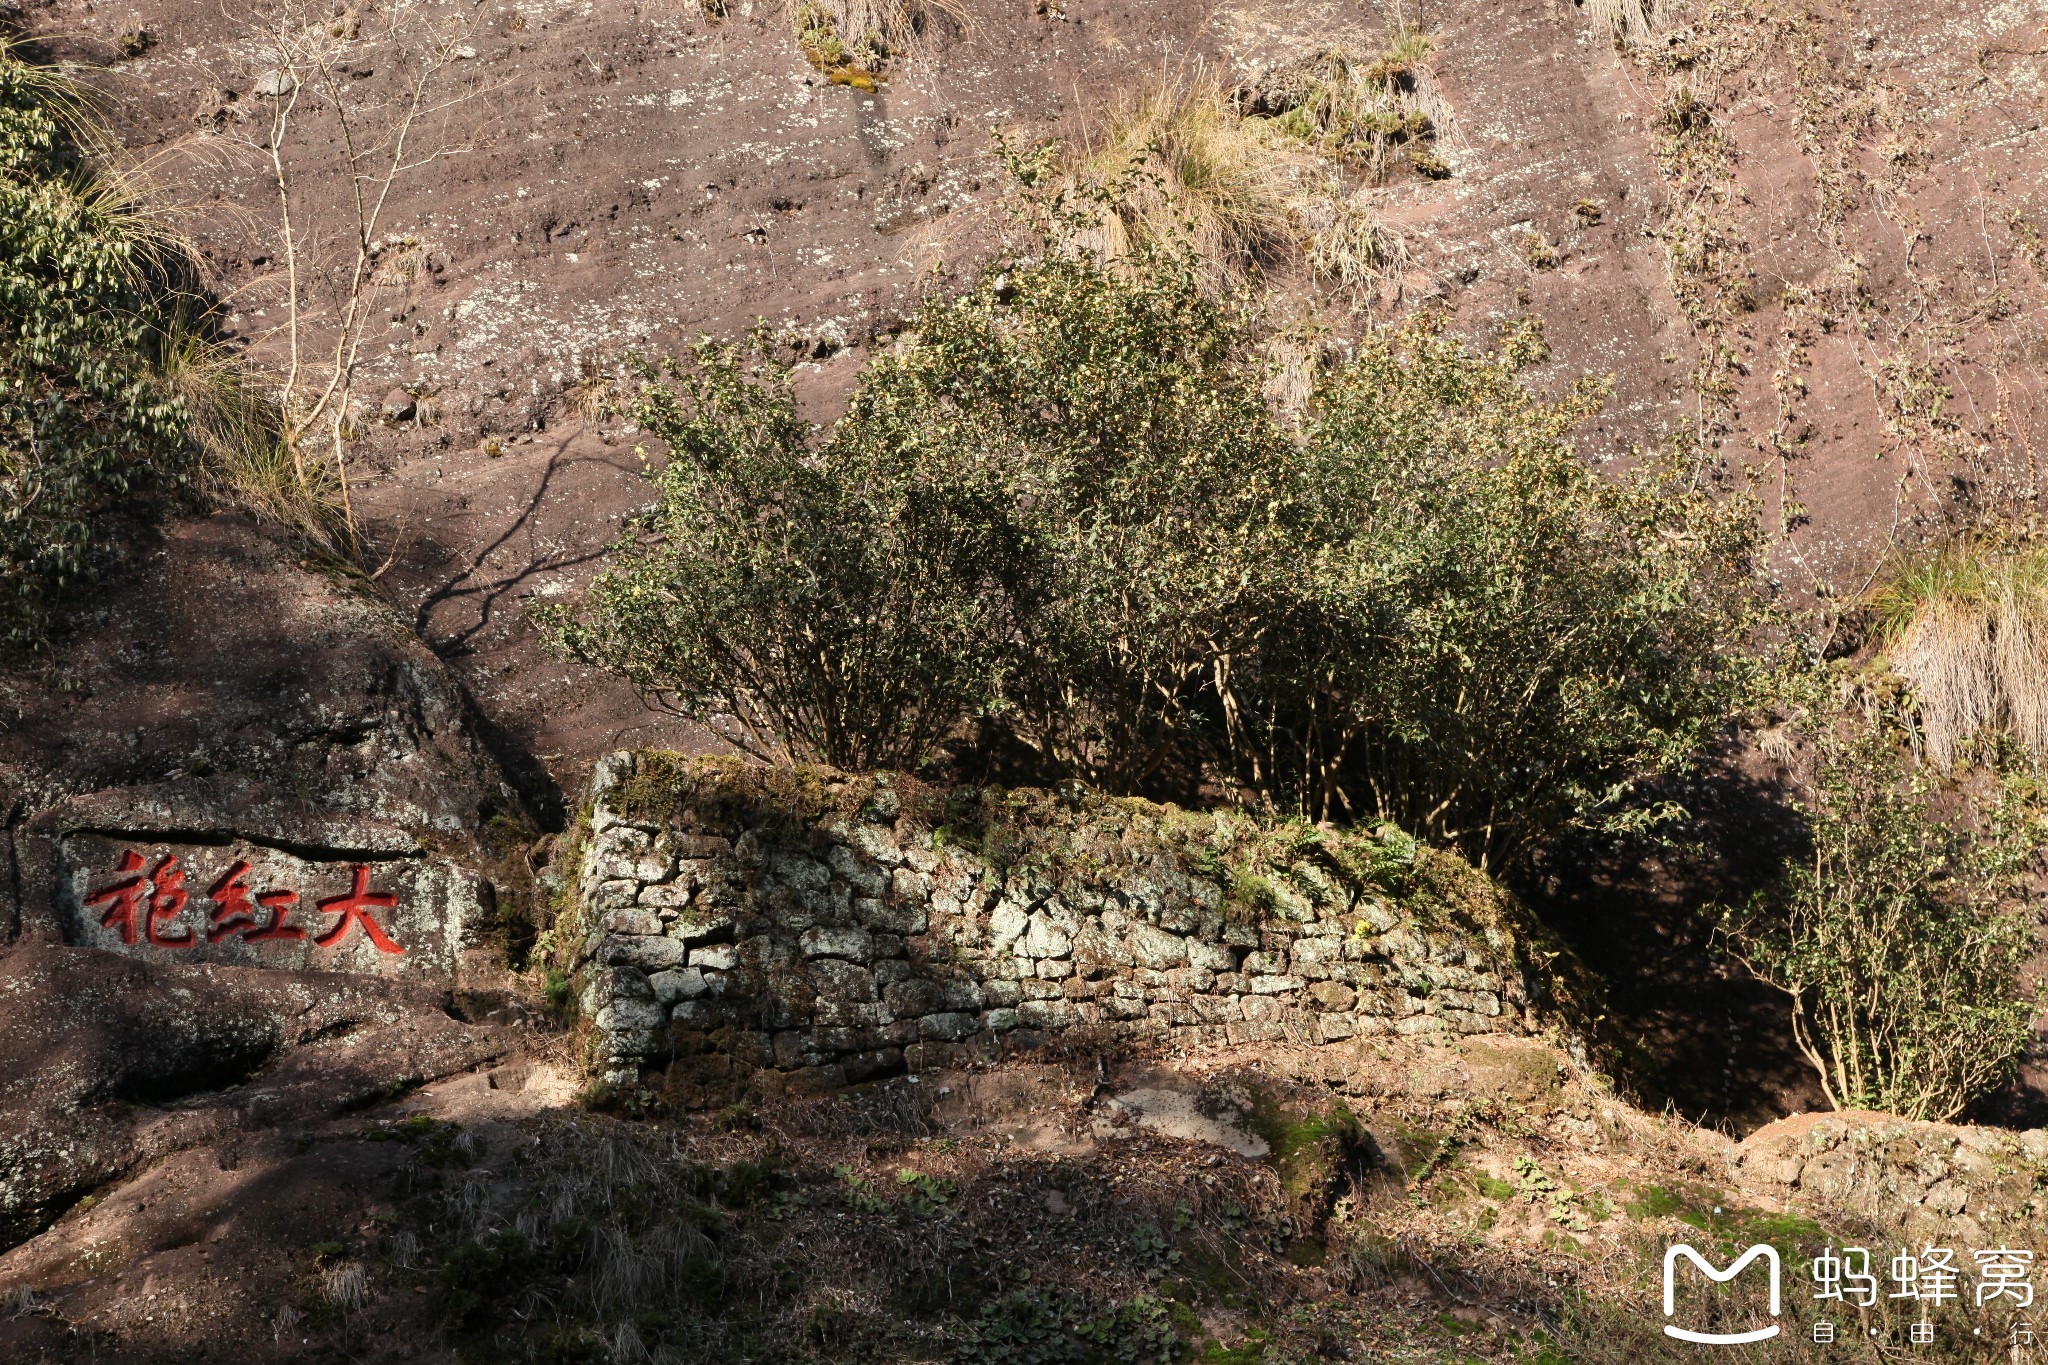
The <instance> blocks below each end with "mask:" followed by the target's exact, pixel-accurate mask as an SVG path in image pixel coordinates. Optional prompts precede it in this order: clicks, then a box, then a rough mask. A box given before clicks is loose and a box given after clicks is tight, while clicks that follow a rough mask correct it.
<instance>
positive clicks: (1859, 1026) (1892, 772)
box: [1722, 723, 2043, 1121]
mask: <svg viewBox="0 0 2048 1365" xmlns="http://www.w3.org/2000/svg"><path fill="white" fill-rule="evenodd" d="M1846 724H1847V723H1844V725H1846ZM1817 765H1818V766H1817V774H1816V777H1815V780H1814V784H1813V792H1812V798H1811V800H1810V801H1809V802H1808V803H1807V805H1806V814H1807V817H1808V820H1809V821H1810V824H1811V830H1812V840H1813V845H1812V852H1811V856H1810V857H1808V858H1807V859H1805V860H1804V861H1802V862H1800V863H1796V864H1794V865H1793V866H1791V867H1789V868H1788V869H1787V870H1786V871H1785V873H1784V874H1783V876H1782V877H1780V878H1779V879H1778V881H1777V882H1776V883H1775V884H1773V885H1771V886H1769V887H1766V888H1765V889H1764V890H1763V891H1761V892H1759V893H1758V894H1756V895H1755V896H1753V897H1752V898H1750V899H1749V900H1748V901H1747V902H1745V903H1743V904H1741V905H1739V906H1735V907H1732V908H1730V909H1729V910H1727V911H1726V912H1725V915H1724V919H1723V924H1722V934H1723V941H1724V942H1725V943H1726V945H1727V946H1728V947H1729V948H1730V949H1731V951H1732V952H1733V953H1734V954H1735V955H1736V956H1737V957H1738V958H1739V959H1740V960H1741V961H1742V962H1744V963H1745V964H1746V965H1747V966H1748V967H1749V969H1750V971H1751V972H1752V973H1754V974H1755V975H1756V976H1757V977H1758V978H1760V979H1761V980H1764V981H1767V982H1769V983H1770V984H1771V985H1773V986H1776V987H1777V988H1778V989H1779V990H1782V991H1784V992H1785V994H1786V995H1787V996H1788V997H1789V999H1790V1002H1791V1009H1792V1031H1793V1037H1794V1038H1795V1040H1796V1041H1797V1042H1798V1045H1799V1049H1800V1051H1801V1052H1803V1053H1804V1054H1805V1055H1806V1059H1807V1061H1808V1062H1810V1063H1811V1064H1812V1066H1813V1068H1814V1070H1815V1072H1816V1073H1818V1075H1819V1077H1820V1082H1821V1087H1822V1089H1823V1090H1824V1091H1825V1093H1826V1095H1827V1098H1828V1103H1830V1104H1832V1105H1833V1106H1835V1107H1836V1108H1837V1109H1877V1110H1882V1111H1884V1112H1886V1113H1893V1114H1899V1115H1902V1116H1904V1117H1906V1118H1912V1119H1930V1120H1935V1121H1946V1120H1949V1119H1953V1118H1954V1117H1956V1116H1957V1115H1958V1114H1960V1113H1961V1112H1962V1111H1963V1110H1964V1109H1965V1108H1966V1107H1968V1105H1969V1104H1970V1102H1971V1101H1972V1100H1975V1099H1977V1098H1978V1097H1980V1096H1982V1095H1984V1094H1987V1093H1989V1092H1990V1091H1992V1090H1994V1089H1996V1088H1997V1087H1998V1086H1999V1085H2001V1084H2003V1083H2005V1082H2006V1081H2008V1080H2010V1079H2011V1078H2012V1076H2013V1075H2014V1073H2015V1072H2016V1070H2017V1069H2018V1066H2019V1063H2020V1059H2021V1057H2022V1055H2023V1054H2024V1053H2025V1051H2026V1048H2027V1046H2028V1044H2029V1043H2030V1042H2031V1041H2032V1037H2033V1034H2032V1019H2033V1016H2034V1015H2035V1014H2036V1013H2037V1012H2038V1011H2039V1009H2040V1008H2041V1005H2042V1003H2043V1001H2042V994H2041V988H2039V987H2036V989H2035V991H2034V992H2033V993H2032V994H2030V993H2029V992H2028V991H2027V990H2026V989H2025V988H2023V986H2022V984H2021V970H2022V968H2023V967H2024V965H2025V963H2026V961H2027V959H2028V958H2029V956H2030V955H2031V954H2032V952H2033V948H2034V933H2033V920H2032V915H2031V913H2030V912H2029V910H2028V907H2027V898H2028V887H2027V882H2026V873H2027V870H2028V866H2029V864H2030V863H2031V862H2032V861H2033V857H2034V854H2035V852H2036V849H2037V842H2036V840H2035V839H2034V838H2033V837H2032V836H2031V834H2030V832H2029V831H2028V830H2027V829H2026V828H2025V826H2024V824H2023V823H2022V821H2021V820H2020V818H2019V813H2018V809H2017V807H2016V806H2015V805H2014V804H2013V803H2011V802H2009V801H2008V802H2002V803H2000V804H1998V805H1997V806H1995V807H1994V808H1993V809H1991V810H1990V812H1989V813H1988V814H1987V815H1986V817H1985V818H1984V820H1983V821H1982V826H1981V828H1978V829H1976V830H1968V829H1964V828H1961V827H1959V826H1958V825H1957V824H1955V823H1952V822H1950V821H1948V820H1945V819H1943V818H1942V817H1941V816H1940V815H1939V814H1938V813H1937V812H1936V811H1934V810H1932V809H1930V805H1929V797H1930V794H1931V793H1930V789H1929V786H1928V784H1927V780H1926V779H1925V778H1924V777H1916V778H1913V779H1906V778H1903V777H1902V776H1901V772H1900V767H1901V765H1900V755H1899V752H1898V748H1897V746H1896V745H1895V744H1894V743H1893V742H1892V741H1891V740H1890V739H1889V738H1888V737H1887V736H1886V735H1885V734H1884V733H1882V732H1881V731H1877V730H1873V729H1870V728H1867V727H1855V728H1853V729H1850V730H1849V731H1848V732H1847V733H1842V732H1840V730H1839V729H1837V730H1830V731H1826V732H1824V733H1822V734H1821V735H1820V736H1819V739H1818V756H1817Z"/></svg>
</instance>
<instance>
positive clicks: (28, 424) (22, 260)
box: [0, 42, 185, 646]
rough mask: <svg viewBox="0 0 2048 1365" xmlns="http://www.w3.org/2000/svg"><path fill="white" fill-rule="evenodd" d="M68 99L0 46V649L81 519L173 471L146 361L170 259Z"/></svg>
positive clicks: (47, 585) (27, 615)
mask: <svg viewBox="0 0 2048 1365" xmlns="http://www.w3.org/2000/svg"><path fill="white" fill-rule="evenodd" d="M87 128H88V124H87V122H86V120H85V119H84V117H83V114H82V107H81V104H80V99H79V96H78V95H77V93H76V92H75V91H74V90H73V89H72V88H71V87H69V86H67V85H65V84H64V83H63V82H62V81H61V80H60V79H59V78H57V77H55V76H54V75H52V74H51V73H50V72H48V71H47V70H45V69H43V68H38V67H35V66H33V65H30V64H28V63H25V62H23V61H21V60H20V59H19V58H18V57H17V56H16V55H15V54H14V52H13V51H12V50H11V49H10V48H9V47H8V46H7V45H6V44H5V43H4V42H0V645H6V646H22V645H34V644H37V643H39V642H40V641H41V639H42V634H43V630H44V626H45V623H46V621H47V615H48V609H49V603H50V599H51V596H52V594H53V593H55V592H56V591H58V590H60V589H62V588H64V587H65V586H67V585H70V584H73V583H77V582H79V581H81V580H83V579H85V578H87V577H88V576H89V575H90V571H91V552H92V544H93V536H94V526H95V523H96V521H97V520H98V518H99V517H100V516H101V515H102V514H103V513H104V512H105V511H106V510H107V509H108V507H109V506H111V505H112V504H113V503H114V502H115V501H116V500H117V499H118V498H119V497H120V496H121V495H122V494H124V493H126V492H127V491H128V490H129V489H130V488H132V487H134V486H135V485H136V483H137V482H138V481H139V480H140V479H142V478H144V477H145V476H147V475H149V474H151V473H152V472H162V471H171V470H174V469H175V468H176V467H177V465H178V464H179V462H180V459H181V456H182V451H183V431H184V420H185V410H184V405H183V404H182V403H181V402H180V401H179V400H178V398H177V397H176V396H175V395H174V394H173V393H172V391H171V389H170V387H169V386H168V385H167V384H166V383H165V381H164V379H163V376H162V375H161V373H160V372H159V371H158V370H157V369H156V367H155V366H154V365H153V364H152V362H151V359H150V354H151V350H152V348H153V347H156V346H158V345H160V342H161V328H160V326H159V325H158V322H160V321H161V319H162V318H163V316H164V311H165V309H166V307H167V306H168V305H167V299H168V297H169V295H170V294H171V293H172V290H171V289H170V273H171V271H172V270H173V269H174V268H175V257H176V252H175V251H174V250H173V249H172V248H170V247H169V246H168V245H167V243H166V240H165V238H164V237H163V235H162V234H161V232H160V231H159V230H158V228H157V224H156V221H155V219H154V218H153V216H152V215H151V213H150V212H149V211H148V210H147V208H146V207H144V206H143V205H142V204H140V203H139V202H138V201H137V200H136V199H135V198H134V197H133V196H132V195H131V194H130V193H129V189H130V188H131V187H129V186H127V185H125V184H124V183H123V182H122V181H121V180H120V179H119V178H118V177H115V176H112V175H110V174H108V173H107V172H106V171H105V170H104V169H103V168H102V166H101V164H100V162H99V161H98V159H97V158H95V157H94V156H93V155H92V154H91V153H92V149H91V147H90V146H89V145H85V144H84V142H83V141H82V139H85V138H86V131H87Z"/></svg>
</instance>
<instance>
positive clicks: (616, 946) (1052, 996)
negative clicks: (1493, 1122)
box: [569, 753, 1542, 1086]
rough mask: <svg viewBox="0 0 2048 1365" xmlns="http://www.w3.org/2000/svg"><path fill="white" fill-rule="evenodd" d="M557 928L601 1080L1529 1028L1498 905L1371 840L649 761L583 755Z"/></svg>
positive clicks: (1513, 946) (1462, 873) (836, 1071)
mask: <svg viewBox="0 0 2048 1365" xmlns="http://www.w3.org/2000/svg"><path fill="white" fill-rule="evenodd" d="M586 821H587V823H586V826H585V837H586V840H587V842H586V844H585V847H584V850H583V857H582V864H581V872H580V879H579V882H578V886H577V893H578V895H577V911H576V914H577V916H578V917H579V918H578V920H577V921H576V922H575V923H573V924H572V925H571V926H570V928H569V936H570V937H571V938H572V939H573V942H574V945H575V946H574V956H575V964H576V966H577V969H578V973H579V979H580V980H581V982H582V994H581V1003H582V1007H583V1010H584V1013H585V1015H586V1016H587V1017H589V1018H590V1019H592V1020H593V1021H594V1022H595V1024H596V1027H597V1030H598V1035H599V1040H600V1044H601V1055H600V1058H599V1064H600V1067H601V1069H602V1070H603V1071H604V1072H605V1073H606V1075H607V1076H608V1077H609V1078H610V1079H611V1080H613V1081H614V1082H618V1083H624V1082H627V1081H629V1080H632V1079H635V1078H637V1077H638V1075H639V1071H640V1068H642V1067H644V1066H662V1065H667V1064H669V1063H671V1062H673V1061H675V1060H678V1059H687V1060H688V1062H689V1068H688V1069H690V1070H691V1072H692V1074H693V1075H698V1076H700V1077H703V1078H705V1079H706V1080H707V1081H710V1080H716V1079H717V1078H718V1077H719V1075H720V1074H721V1073H723V1074H724V1075H726V1076H727V1077H732V1076H735V1075H738V1074H742V1073H744V1074H752V1073H754V1072H758V1071H778V1072H782V1073H788V1076H789V1079H791V1080H793V1081H798V1082H807V1083H811V1084H815V1085H821V1086H830V1085H835V1084H843V1083H847V1082H851V1081H858V1080H862V1079H866V1078H869V1077H873V1076H878V1075H885V1074H888V1073H891V1072H895V1071H901V1070H904V1069H906V1068H908V1069H913V1070H917V1069H923V1068H925V1067H928V1066H933V1065H942V1064H945V1063H947V1062H949V1061H951V1060H953V1059H954V1058H955V1056H956V1053H957V1051H958V1050H959V1049H968V1050H970V1051H980V1052H992V1051H994V1050H996V1049H997V1048H999V1047H1003V1046H1014V1045H1030V1044H1032V1043H1036V1042H1039V1041H1042V1040H1044V1039H1046V1038H1048V1037H1050V1036H1053V1035H1061V1034H1067V1035H1074V1034H1077V1033H1087V1034H1092V1035H1093V1036H1096V1037H1100V1038H1103V1039H1109V1038H1124V1039H1132V1040H1138V1041H1144V1042H1149V1043H1155V1044H1165V1045H1173V1046H1185V1047H1193V1046H1207V1045H1216V1044H1224V1043H1239V1042H1250V1041H1259V1040H1275V1041H1279V1040H1285V1041H1291V1042H1297V1043H1302V1042H1305V1043H1326V1042H1334V1041H1337V1040H1341V1039H1350V1038H1354V1037H1359V1036H1361V1035H1372V1034H1385V1033H1401V1034H1420V1033H1435V1034H1469V1033H1493V1032H1500V1033H1523V1032H1528V1031H1530V1030H1531V1029H1532V1028H1533V1027H1534V1025H1535V1013H1534V1008H1533V1007H1534V1005H1535V1004H1536V1003H1537V997H1539V996H1540V995H1541V993H1542V992H1541V990H1540V989H1537V988H1534V987H1533V984H1532V983H1533V981H1534V978H1533V976H1532V974H1531V973H1530V972H1529V971H1528V965H1527V961H1526V958H1527V951H1526V945H1527V942H1528V939H1529V928H1530V926H1529V925H1528V924H1527V922H1526V920H1525V919H1523V918H1522V916H1521V912H1520V910H1519V907H1517V906H1515V905H1514V903H1513V902H1512V901H1511V899H1510V898H1508V897H1507V896H1506V895H1505V894H1504V893H1502V892H1500V891H1499V890H1498V889H1497V888H1495V887H1494V886H1493V884H1492V883H1491V882H1489V881H1487V880H1486V879H1485V878H1484V877H1482V876H1481V875H1480V874H1478V873H1477V872H1475V871H1473V870H1472V869H1471V868H1470V867H1469V866H1467V865H1466V864H1464V863H1463V862H1461V861H1460V860H1458V859H1456V858H1454V857H1451V856H1449V855H1446V854H1442V853H1436V852H1432V851H1430V850H1428V849H1424V848H1419V847H1417V846H1416V845H1415V844H1414V843H1413V842H1412V841H1410V840H1408V839H1406V838H1405V836H1402V835H1399V834H1398V833H1396V832H1394V831H1392V830H1388V831H1385V832H1384V833H1383V834H1382V835H1379V836H1371V835H1342V836H1339V835H1334V834H1327V833H1319V832H1316V831H1312V830H1307V829H1306V828H1299V827H1296V828H1283V829H1281V830H1278V831H1275V830H1273V829H1271V828H1270V827H1262V826H1259V825H1257V824H1255V823H1254V822H1252V821H1250V820H1249V819H1247V818H1245V817H1242V816H1235V815H1196V814H1191V813H1188V812H1182V811H1178V810H1175V809H1174V808H1171V807H1161V806H1155V805H1151V804H1149V803H1145V802H1138V801H1126V800H1116V799H1111V798H1104V797H1101V796H1097V795H1093V794H1087V793H1081V792H1073V793H1068V794H1066V795H1064V796H1061V795H1054V794H1049V793H1043V792H996V791H975V792H968V793H964V794H963V793H943V792H936V791H933V790H931V789H929V788H924V787H921V786H918V785H916V784H914V783H911V782H909V781H908V780H907V779H900V778H891V777H889V776H888V775H886V774H885V775H880V776H877V777H874V778H849V777H845V776H842V775H839V774H835V773H831V772H828V771H824V770H815V769H794V770H792V769H763V768H758V767H745V766H742V765H738V764H736V763H732V762H730V761H723V760H705V759H695V760H691V759H684V758H681V757H680V756H677V755H672V754H658V753H650V754H637V755H636V754H631V753H618V754H614V755H611V756H609V757H608V758H606V759H605V760H603V761H602V762H601V763H600V764H599V765H598V769H597V772H596V775H595V778H594V782H593V791H592V795H591V802H590V807H589V810H588V813H587V817H586Z"/></svg>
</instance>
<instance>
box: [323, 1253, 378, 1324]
mask: <svg viewBox="0 0 2048 1365" xmlns="http://www.w3.org/2000/svg"><path fill="white" fill-rule="evenodd" d="M320 1297H321V1298H323V1299H326V1300H327V1302H329V1303H331V1304H333V1305H334V1306H335V1307H336V1308H339V1309H341V1310H342V1311H343V1312H344V1313H353V1312H354V1311H355V1310H356V1309H358V1308H361V1307H362V1306H363V1305H364V1304H366V1303H368V1302H369V1301H370V1277H369V1276H368V1275H367V1274H366V1273H364V1271H363V1267H362V1264H361V1262H358V1261H336V1262H335V1263H334V1264H333V1265H331V1266H328V1267H327V1268H326V1269H325V1270H323V1271H321V1272H320Z"/></svg>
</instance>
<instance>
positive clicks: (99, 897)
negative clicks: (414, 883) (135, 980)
mask: <svg viewBox="0 0 2048 1365" xmlns="http://www.w3.org/2000/svg"><path fill="white" fill-rule="evenodd" d="M250 872H251V868H250V866H249V864H248V862H247V861H246V860H244V859H239V858H238V859H236V860H235V861H234V862H233V863H232V864H230V865H229V867H228V868H227V869H226V870H225V871H223V872H222V873H220V875H219V876H217V877H216V878H215V879H214V880H213V881H212V882H211V883H209V884H208V887H207V890H206V893H205V897H204V899H205V902H206V905H207V906H209V907H210V910H209V911H208V912H207V913H206V917H205V919H204V922H203V923H202V922H201V921H199V920H198V919H195V918H193V917H191V916H190V915H188V911H190V910H191V909H192V908H193V906H192V892H191V890H190V889H189V888H188V887H187V886H186V882H185V877H186V869H185V868H184V866H183V865H182V864H181V863H180V861H179V859H178V856H177V855H176V854H166V855H165V856H163V857H162V858H159V859H158V860H157V862H156V863H155V865H154V866H151V865H149V864H148V862H147V861H146V860H145V859H144V858H143V857H142V855H141V854H139V853H137V852H135V850H133V849H128V850H125V851H124V852H123V853H122V855H121V864H120V866H119V868H117V869H116V873H117V877H116V879H115V880H114V881H112V882H109V883H107V884H106V885H104V886H101V887H98V888H96V889H94V890H91V891H89V892H88V893H87V894H86V896H85V906H86V908H87V909H89V910H100V912H101V913H100V927H101V928H103V929H111V930H113V931H114V932H115V933H116V934H118V935H119V936H120V939H121V942H122V943H123V944H125V945H131V946H132V945H133V944H135V943H136V942H137V941H138V940H139V941H140V942H143V943H148V944H151V945H153V946H155V947H158V948H190V947H192V946H193V945H194V944H195V943H197V942H198V941H199V936H200V934H201V933H204V934H205V936H206V941H207V942H208V943H218V942H220V941H221V940H222V939H224V938H229V937H239V938H240V939H241V940H242V941H243V942H246V943H257V942H262V941H265V940H269V939H306V938H310V939H311V940H312V943H313V946H314V947H316V948H332V947H338V946H340V945H341V944H342V942H343V941H344V940H346V939H347V937H348V935H349V932H350V930H352V929H357V928H360V929H361V930H362V932H363V935H364V937H366V938H367V939H369V941H370V943H371V944H372V945H373V946H374V947H375V948H376V949H377V951H378V952H380V953H393V954H401V953H403V952H404V951H405V949H404V948H403V947H401V946H400V945H399V944H398V942H397V941H396V940H395V939H393V938H392V937H391V936H390V934H388V933H387V932H386V931H385V929H384V926H383V925H382V924H381V923H379V922H378V920H377V917H376V915H375V914H374V913H373V912H374V911H378V910H391V909H395V908H396V907H397V905H398V896H397V895H396V893H394V892H389V891H373V890H371V889H370V869H369V867H368V866H367V865H366V864H363V863H357V864H355V865H354V869H353V871H352V873H351V883H350V886H349V889H348V890H347V891H346V892H344V893H342V894H341V895H338V896H328V897H326V898H324V899H322V900H318V901H315V902H314V903H313V909H314V911H315V912H316V913H318V914H320V915H322V916H327V917H328V918H326V919H325V920H324V922H322V923H319V924H317V925H305V924H300V923H294V922H293V917H294V915H295V912H296V910H297V906H298V903H299V893H298V891H297V890H295V889H293V888H289V887H270V888H265V889H262V890H257V891H252V890H251V889H250V886H249V876H250ZM102 907H104V908H102Z"/></svg>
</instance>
